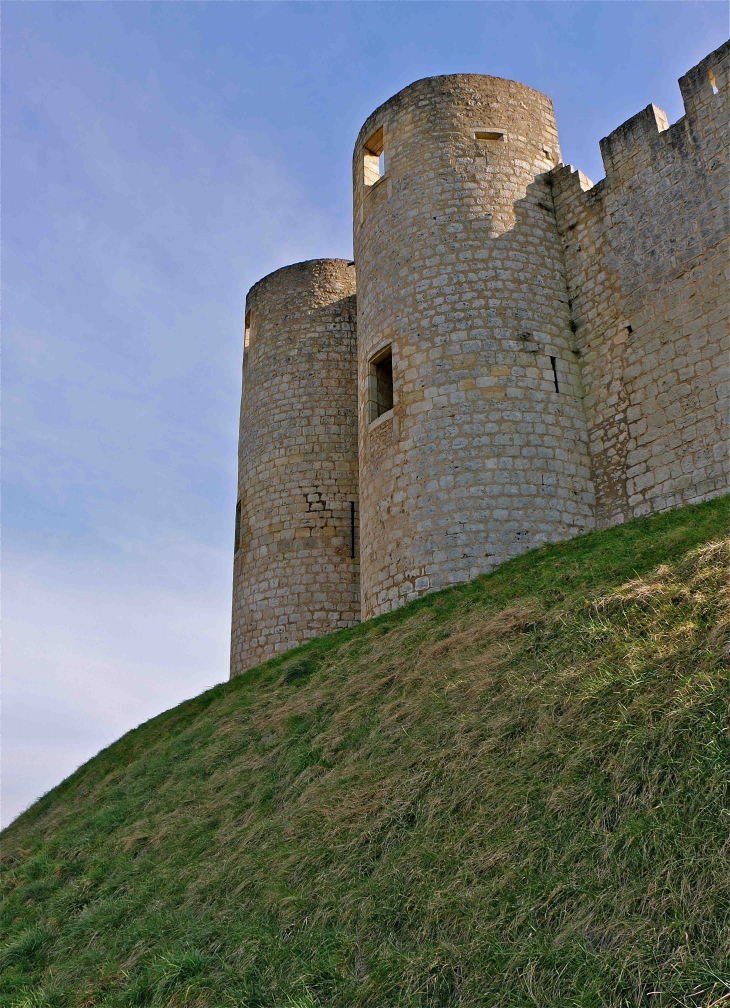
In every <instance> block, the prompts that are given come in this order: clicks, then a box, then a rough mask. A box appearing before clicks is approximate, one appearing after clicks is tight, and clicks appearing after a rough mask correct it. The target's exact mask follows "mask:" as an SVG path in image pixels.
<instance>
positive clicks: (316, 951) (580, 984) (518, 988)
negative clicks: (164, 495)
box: [0, 497, 730, 1008]
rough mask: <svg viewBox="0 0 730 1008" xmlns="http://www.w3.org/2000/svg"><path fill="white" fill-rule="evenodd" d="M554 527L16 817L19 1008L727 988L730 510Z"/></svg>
mask: <svg viewBox="0 0 730 1008" xmlns="http://www.w3.org/2000/svg"><path fill="white" fill-rule="evenodd" d="M729 503H730V499H729V498H727V497H725V498H719V499H715V500H712V501H709V502H706V503H704V504H701V505H698V506H692V507H687V508H682V509H678V510H676V511H671V512H668V513H666V514H660V515H655V516H652V517H650V518H647V519H641V520H639V521H636V522H631V523H627V524H625V525H622V526H617V527H615V528H612V529H609V530H605V531H602V532H594V533H590V534H588V535H586V536H582V537H580V538H577V539H574V540H570V541H567V542H563V543H559V544H556V545H552V546H546V547H543V548H541V549H539V550H535V551H533V552H531V553H529V554H525V555H523V556H520V557H518V558H516V559H515V560H513V561H510V562H508V563H506V564H504V565H502V566H500V567H499V568H497V569H496V570H495V571H494V572H493V573H491V574H489V575H487V576H485V577H482V578H480V579H478V580H477V581H474V582H472V583H469V584H466V585H461V586H458V587H455V588H450V589H446V590H444V591H442V592H438V593H434V594H432V595H428V596H425V597H424V598H421V599H419V600H417V601H416V602H414V603H412V604H410V605H409V606H406V607H404V608H402V609H399V610H397V611H395V612H392V613H388V614H386V615H383V616H380V617H378V618H376V619H374V620H371V621H369V622H367V623H363V624H360V625H358V626H355V627H352V628H350V629H347V630H343V631H341V632H339V633H337V634H333V635H332V636H330V637H327V638H322V639H319V640H315V641H313V642H311V643H310V644H308V645H305V646H304V647H301V648H299V649H297V650H296V651H292V652H289V653H287V654H285V655H283V656H282V657H280V658H277V659H275V660H273V661H269V662H267V663H266V664H264V665H261V666H259V667H257V668H255V669H252V670H250V671H249V672H247V673H245V674H243V675H241V676H239V677H238V678H236V679H234V680H232V681H230V682H228V683H223V684H221V685H219V686H216V687H214V688H213V689H211V690H208V691H206V692H205V693H203V694H201V695H200V696H199V697H196V698H193V699H192V700H189V701H186V702H185V703H183V704H180V705H179V706H178V707H176V708H174V709H172V710H170V711H167V712H165V713H164V714H161V715H159V716H158V717H156V718H154V719H152V720H151V721H148V722H147V723H145V724H143V725H141V726H140V727H139V728H137V729H135V730H134V731H131V732H129V733H127V735H125V736H124V737H123V738H121V739H120V740H118V741H117V742H115V743H114V744H113V745H111V746H109V747H108V748H107V749H105V750H103V751H102V752H101V753H99V754H98V755H97V756H96V757H94V758H93V759H92V760H90V761H89V762H88V763H87V764H85V765H84V766H83V767H81V768H79V770H77V771H76V772H75V773H74V774H73V775H72V776H71V777H69V778H68V779H67V780H66V781H64V782H63V783H62V784H60V785H59V786H58V787H57V788H55V789H54V790H53V791H51V792H49V794H47V795H45V796H44V797H43V798H41V799H40V800H39V801H38V802H36V803H35V804H34V805H33V806H32V807H31V808H30V809H28V810H27V811H26V812H25V813H24V814H23V815H21V816H20V817H19V818H18V819H17V820H16V821H15V822H13V823H11V824H10V826H9V827H8V828H7V829H6V830H5V831H4V834H3V853H2V872H3V885H4V894H5V899H4V905H3V911H2V913H3V918H2V919H3V927H2V933H3V935H4V938H3V939H2V944H0V1005H7V1006H9V1008H10V1006H12V1008H21V1006H25V1008H30V1006H34V1008H42V1006H63V1008H96V1006H99V1008H101V1006H105V1008H106V1006H108V1008H112V1006H114V1008H117V1006H119V1008H121V1006H133V1005H142V1006H163V1005H164V1006H183V1005H185V1006H190V1008H219V1006H220V1008H223V1006H234V1005H235V1006H238V1008H244V1006H245V1008H249V1006H250V1008H345V1006H362V1008H375V1006H377V1008H381V1006H382V1008H386V1006H387V1008H390V1006H399V1008H400V1006H407V1008H416V1006H418V1008H436V1006H452V1005H454V1006H469V1008H471V1006H489V1008H497V1006H499V1008H516V1006H520V1008H521V1006H528V1005H530V1006H534V1005H539V1006H541V1008H542V1006H545V1008H547V1006H561V1008H563V1006H581V1008H588V1006H591V1008H593V1006H595V1008H599V1006H600V1008H604V1006H611V1008H613V1006H616V1008H618V1006H629V1005H630V1006H633V1005H652V1006H655V1008H656V1006H662V1008H664V1006H669V1005H672V1006H674V1005H683V1006H693V1008H700V1006H702V1008H708V1006H709V1005H711V1004H713V1003H716V1004H719V1003H721V1002H723V1001H724V1000H725V996H726V995H730V969H729V968H728V965H727V963H728V952H729V951H730V920H729V916H730V912H729V911H728V907H730V899H729V897H730V881H729V880H728V874H727V850H728V843H729V836H728V815H727V811H726V810H727V809H728V808H729V807H730V803H729V802H728V798H729V797H730V796H729V795H728V776H729V775H728V771H730V744H729V743H728V739H727V724H728V720H727V712H728V702H729V701H730V683H729V681H728V674H727V672H728V652H727V649H726V635H727V626H728V585H727V566H728V559H729V557H730V544H729V542H728V536H727V528H728V510H729V509H728V504H729Z"/></svg>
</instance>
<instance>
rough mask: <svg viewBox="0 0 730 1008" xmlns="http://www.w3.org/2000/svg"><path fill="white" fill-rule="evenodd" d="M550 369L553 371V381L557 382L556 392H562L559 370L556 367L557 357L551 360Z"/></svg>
mask: <svg viewBox="0 0 730 1008" xmlns="http://www.w3.org/2000/svg"><path fill="white" fill-rule="evenodd" d="M550 367H551V368H552V369H553V381H554V382H555V391H556V392H559V391H560V385H559V384H558V369H557V367H556V359H555V357H551V358H550Z"/></svg>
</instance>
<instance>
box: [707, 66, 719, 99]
mask: <svg viewBox="0 0 730 1008" xmlns="http://www.w3.org/2000/svg"><path fill="white" fill-rule="evenodd" d="M707 76H708V77H709V79H710V87H711V88H712V93H713V94H717V92H718V91H719V88H718V86H717V80H716V79H715V75H714V73H713V72H712V70H708V71H707Z"/></svg>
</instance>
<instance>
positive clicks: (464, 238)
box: [353, 74, 592, 618]
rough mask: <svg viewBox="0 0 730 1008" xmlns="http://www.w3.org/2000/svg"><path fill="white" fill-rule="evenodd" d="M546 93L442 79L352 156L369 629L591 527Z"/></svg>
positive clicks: (423, 84)
mask: <svg viewBox="0 0 730 1008" xmlns="http://www.w3.org/2000/svg"><path fill="white" fill-rule="evenodd" d="M559 161H560V153H559V148H558V136H557V130H556V126H555V119H554V115H553V110H552V104H551V102H550V99H549V98H547V97H545V95H542V94H540V93H539V92H537V91H533V90H532V89H531V88H528V87H525V86H524V85H523V84H518V83H516V82H514V81H509V80H502V79H500V78H497V77H485V76H482V75H479V74H454V75H448V76H443V77H429V78H426V79H424V80H420V81H416V83H415V84H411V85H410V86H409V87H407V88H405V89H404V90H403V91H400V92H399V93H398V94H397V95H395V97H393V98H391V99H390V100H389V101H387V102H386V103H385V104H384V105H381V106H380V108H379V109H377V110H376V111H375V112H374V113H373V114H372V115H371V116H370V118H369V119H368V120H367V122H366V123H365V125H364V126H363V128H362V130H361V131H360V135H359V137H358V140H357V144H356V146H355V154H354V163H353V175H354V241H355V262H356V266H357V284H358V346H359V398H360V406H359V408H360V502H361V527H362V542H363V549H362V555H361V590H362V597H363V609H362V613H363V617H364V618H366V617H369V616H373V615H377V614H378V613H380V612H384V611H387V610H389V609H391V608H393V607H395V606H396V605H399V604H400V603H401V602H403V601H406V600H408V599H411V598H414V597H416V596H418V595H420V594H422V593H423V592H425V591H429V590H431V589H434V588H439V587H442V586H444V585H448V584H451V583H454V582H458V581H465V580H468V579H470V578H472V577H475V576H476V575H478V574H481V573H483V572H485V571H488V570H490V569H491V568H492V567H493V566H494V565H495V564H497V563H499V562H501V561H503V560H505V559H508V558H509V557H510V556H512V555H514V554H516V553H521V552H523V551H524V550H526V549H529V548H531V547H533V546H536V545H539V544H540V543H542V542H545V541H553V540H558V539H566V538H568V537H570V536H572V535H574V534H576V533H578V532H580V531H584V530H585V529H586V528H587V527H590V525H591V522H592V507H591V505H592V488H591V485H590V481H589V479H590V477H589V461H588V450H587V435H586V425H585V420H584V414H583V407H582V400H581V390H580V384H579V369H578V362H577V360H576V357H575V355H574V353H573V352H572V351H571V342H572V341H571V337H572V331H571V327H570V315H569V305H568V295H567V287H566V282H565V276H564V273H563V267H562V252H561V246H560V239H559V235H558V232H557V227H556V223H555V216H554V212H553V206H552V198H551V190H550V185H549V180H548V179H547V172H549V170H550V169H551V168H552V167H553V166H554V165H555V164H556V163H558V162H559Z"/></svg>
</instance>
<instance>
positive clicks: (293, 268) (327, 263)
mask: <svg viewBox="0 0 730 1008" xmlns="http://www.w3.org/2000/svg"><path fill="white" fill-rule="evenodd" d="M343 267H344V268H345V269H348V268H349V269H352V270H353V271H354V269H355V263H354V260H352V259H336V258H333V259H303V260H302V261H301V262H296V263H290V264H289V265H288V266H280V267H279V268H278V269H275V270H272V271H271V273H267V274H266V275H265V276H262V277H261V279H260V280H257V281H256V283H255V284H253V285H252V286H251V287H250V288H249V290H248V293H247V294H246V301H248V300H249V298H250V297H251V296H252V295H253V294H255V293H257V292H258V290H259V289H260V288H261V287H262V286H263V285H266V284H268V283H270V282H272V281H274V282H275V281H276V280H283V279H286V278H288V277H291V279H292V280H295V278H296V277H304V276H316V275H319V276H320V277H322V276H324V275H326V274H327V273H341V272H342V271H343Z"/></svg>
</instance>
